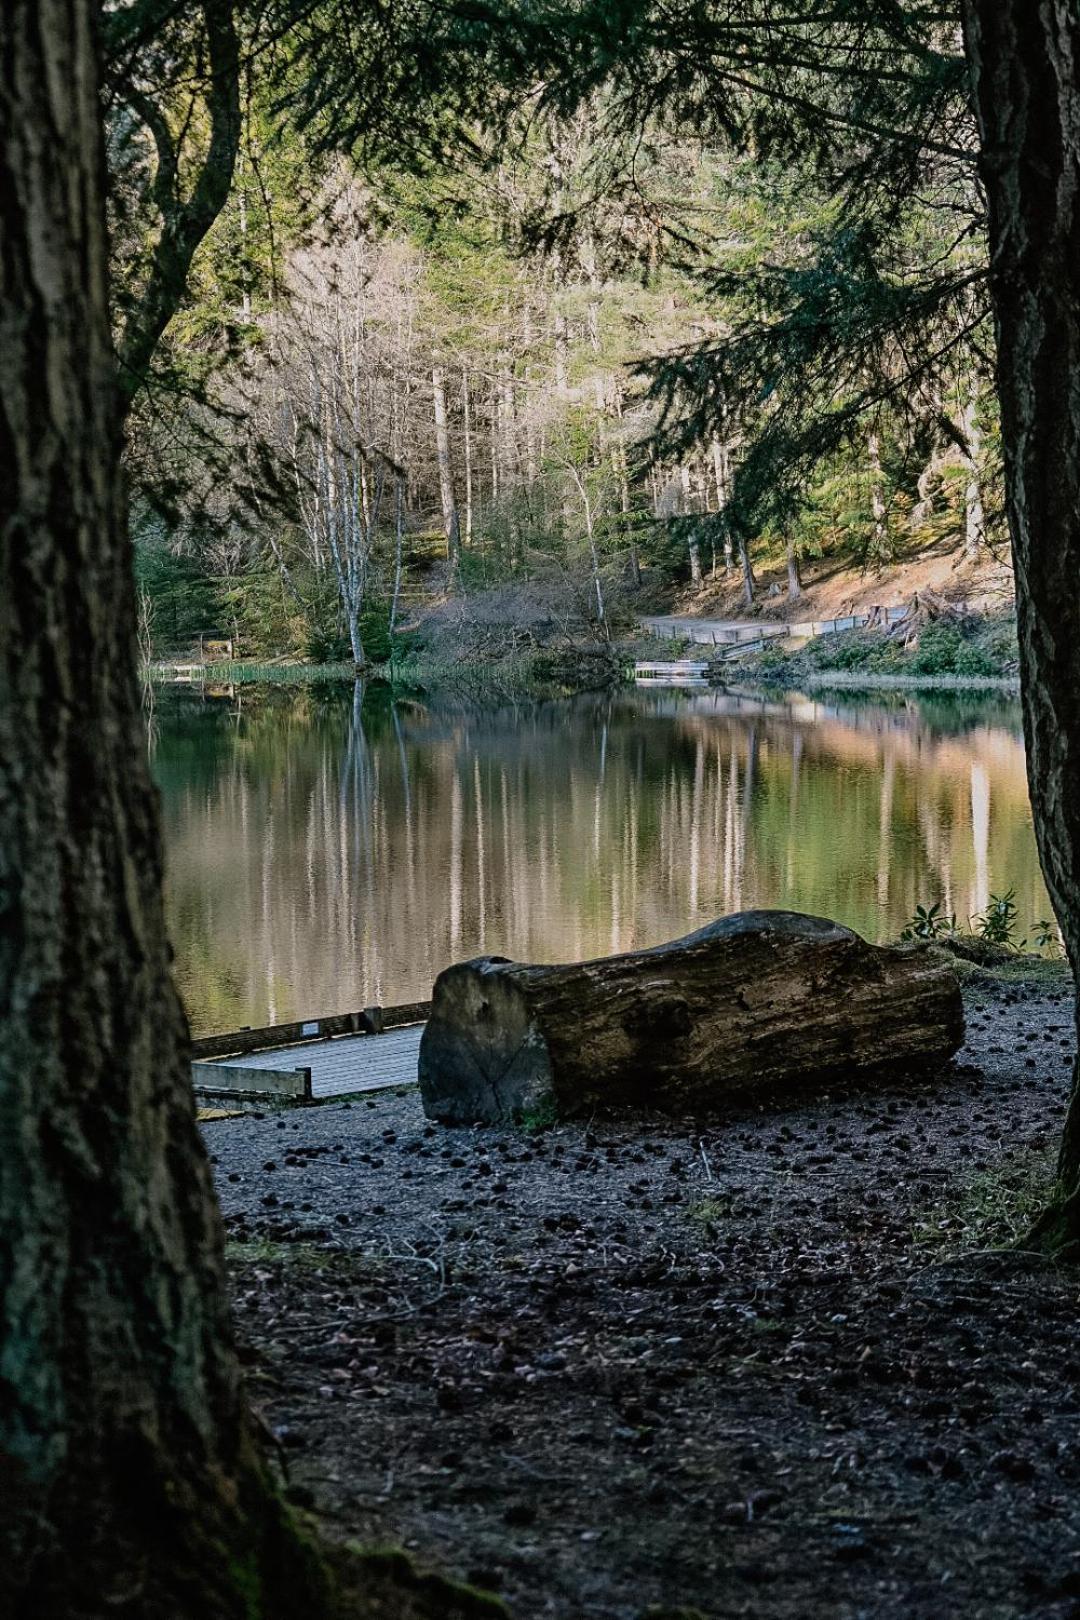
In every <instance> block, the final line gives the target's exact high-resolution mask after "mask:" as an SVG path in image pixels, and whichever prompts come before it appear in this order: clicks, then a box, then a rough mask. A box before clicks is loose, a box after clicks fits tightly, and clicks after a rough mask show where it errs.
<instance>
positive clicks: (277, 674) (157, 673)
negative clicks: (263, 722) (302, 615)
mask: <svg viewBox="0 0 1080 1620" xmlns="http://www.w3.org/2000/svg"><path fill="white" fill-rule="evenodd" d="M195 668H196V666H194V665H188V664H184V663H174V664H168V663H165V664H151V665H150V667H149V672H148V673H149V676H150V679H151V680H152V681H154V682H155V683H157V684H159V685H171V684H173V683H174V682H175V683H177V684H179V685H185V686H186V685H187V684H188V676H187V674H186V671H187V670H188V669H195ZM178 669H183V670H184V671H185V674H184V675H182V676H181V675H177V673H176V671H177V670H178ZM355 675H356V672H355V669H354V667H353V665H352V664H255V663H232V664H202V665H199V666H198V667H197V671H196V673H195V674H194V675H192V677H191V680H192V682H202V681H208V682H210V683H212V684H213V685H222V686H255V685H258V686H312V685H318V684H319V683H321V682H326V681H352V680H354V679H355Z"/></svg>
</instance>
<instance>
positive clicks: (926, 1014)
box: [420, 911, 964, 1124]
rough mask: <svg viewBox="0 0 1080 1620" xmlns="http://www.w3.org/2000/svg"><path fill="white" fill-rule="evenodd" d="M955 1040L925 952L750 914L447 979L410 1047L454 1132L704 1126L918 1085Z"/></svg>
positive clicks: (947, 1004)
mask: <svg viewBox="0 0 1080 1620" xmlns="http://www.w3.org/2000/svg"><path fill="white" fill-rule="evenodd" d="M963 1037H964V1014H963V1007H962V1004H961V999H960V987H959V984H958V982H957V979H956V976H955V975H954V974H953V973H952V971H951V970H950V968H949V967H948V966H947V965H945V964H943V963H941V962H940V960H935V959H934V958H933V957H932V956H930V955H928V953H927V951H926V949H925V947H924V946H921V945H899V946H884V947H883V946H877V945H868V944H867V943H866V941H865V940H863V939H861V938H860V937H859V935H858V934H854V933H852V932H851V930H850V929H848V928H842V927H841V926H840V925H839V924H838V923H833V922H828V921H826V920H825V919H824V918H821V917H804V916H801V915H799V914H798V913H796V912H788V911H748V912H742V913H740V914H738V915H737V916H733V917H723V918H721V919H720V920H719V921H718V922H714V923H710V924H709V925H708V926H707V927H705V928H702V929H699V930H698V932H697V933H695V934H690V935H688V936H687V938H685V939H679V940H675V941H674V942H673V943H672V944H669V945H658V946H656V947H655V948H654V949H652V950H646V951H632V952H630V953H629V954H627V955H625V956H609V957H602V958H601V959H599V960H598V961H594V962H579V963H573V964H568V965H563V966H553V967H547V966H544V967H529V966H524V965H522V964H520V963H517V962H510V961H507V960H506V959H505V958H504V957H495V956H488V957H478V958H477V959H475V960H474V961H471V962H462V963H459V964H457V965H456V966H454V967H450V968H447V969H446V971H445V972H444V973H441V974H440V975H439V977H438V979H437V980H436V982H435V989H434V992H433V998H432V1009H431V1016H430V1018H429V1020H428V1023H427V1026H426V1028H425V1030H424V1034H423V1037H422V1039H421V1042H420V1091H421V1096H422V1098H423V1104H424V1112H425V1113H426V1114H427V1115H428V1116H429V1117H430V1118H432V1119H439V1120H443V1121H445V1122H446V1123H450V1124H467V1123H472V1122H477V1121H486V1122H492V1123H494V1122H503V1121H512V1120H529V1119H537V1120H539V1119H556V1118H569V1117H572V1116H573V1115H576V1114H582V1113H586V1112H589V1111H590V1110H592V1109H595V1108H598V1107H618V1106H621V1105H625V1106H632V1107H637V1106H650V1107H660V1108H666V1109H671V1110H684V1111H702V1110H709V1109H713V1108H716V1107H717V1106H719V1105H722V1104H723V1103H724V1102H725V1101H727V1099H728V1098H729V1097H731V1096H734V1095H738V1094H743V1093H746V1092H749V1091H755V1090H773V1089H777V1088H780V1089H783V1088H790V1089H792V1090H794V1089H797V1088H798V1087H801V1086H807V1085H810V1084H813V1083H817V1082H820V1081H822V1080H823V1079H826V1078H828V1077H831V1076H833V1075H842V1074H850V1073H852V1072H864V1073H866V1074H867V1075H871V1074H874V1073H881V1072H887V1071H895V1070H897V1069H905V1070H923V1069H926V1068H928V1067H933V1066H936V1065H940V1064H942V1063H944V1062H945V1061H946V1060H947V1059H948V1058H949V1057H951V1056H952V1054H953V1053H954V1052H955V1051H956V1049H957V1047H958V1046H959V1045H960V1043H961V1041H962V1040H963Z"/></svg>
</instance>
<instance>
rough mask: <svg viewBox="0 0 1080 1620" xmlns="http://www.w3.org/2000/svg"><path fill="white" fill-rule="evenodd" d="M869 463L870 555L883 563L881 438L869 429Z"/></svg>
mask: <svg viewBox="0 0 1080 1620" xmlns="http://www.w3.org/2000/svg"><path fill="white" fill-rule="evenodd" d="M866 450H867V456H868V458H869V461H870V511H871V514H872V516H873V519H874V528H873V533H872V536H871V540H870V553H871V556H872V557H873V558H874V561H875V562H884V561H885V559H886V558H887V557H888V555H889V530H888V525H887V523H886V521H885V515H886V506H885V473H884V471H883V469H882V465H881V438H880V436H879V434H878V431H877V429H876V428H871V430H870V433H869V435H868V437H867V441H866Z"/></svg>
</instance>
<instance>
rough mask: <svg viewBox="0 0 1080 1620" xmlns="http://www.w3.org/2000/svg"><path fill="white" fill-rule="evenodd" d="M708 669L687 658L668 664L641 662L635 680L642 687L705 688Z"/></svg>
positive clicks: (636, 668)
mask: <svg viewBox="0 0 1080 1620" xmlns="http://www.w3.org/2000/svg"><path fill="white" fill-rule="evenodd" d="M708 667H709V666H708V664H702V663H697V662H694V661H693V660H691V659H686V658H684V659H680V660H678V661H676V662H673V663H666V664H665V663H656V662H651V663H650V662H645V661H643V660H639V661H638V662H637V663H636V664H635V665H634V680H635V681H637V683H638V684H639V685H640V686H704V685H705V684H706V682H705V673H706V670H707V669H708Z"/></svg>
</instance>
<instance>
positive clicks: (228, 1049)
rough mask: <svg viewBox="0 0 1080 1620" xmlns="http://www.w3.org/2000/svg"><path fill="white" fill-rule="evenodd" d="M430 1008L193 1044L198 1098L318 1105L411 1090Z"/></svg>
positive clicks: (413, 1006)
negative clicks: (331, 1099) (336, 1099)
mask: <svg viewBox="0 0 1080 1620" xmlns="http://www.w3.org/2000/svg"><path fill="white" fill-rule="evenodd" d="M430 1009H431V1004H430V1002H426V1001H418V1002H411V1003H409V1004H408V1005H406V1006H401V1007H365V1008H364V1009H363V1010H362V1011H360V1012H353V1013H338V1014H335V1015H334V1016H333V1017H330V1018H321V1019H320V1018H312V1019H307V1020H304V1021H301V1022H297V1023H291V1024H272V1025H267V1026H265V1027H263V1028H260V1029H241V1030H236V1031H235V1032H233V1033H232V1034H228V1035H209V1036H205V1037H203V1038H202V1039H201V1040H196V1041H194V1042H193V1043H192V1059H193V1061H192V1065H191V1070H192V1082H193V1084H194V1087H195V1090H196V1092H198V1093H200V1094H202V1095H205V1096H213V1097H230V1098H235V1099H237V1100H244V1101H264V1102H266V1101H274V1100H276V1101H280V1102H317V1101H319V1100H321V1099H323V1098H327V1097H350V1096H355V1095H357V1094H360V1093H362V1092H365V1091H384V1090H387V1089H388V1088H392V1087H395V1086H414V1085H415V1084H416V1079H417V1060H418V1057H419V1052H420V1037H421V1035H422V1034H423V1030H424V1022H425V1020H426V1019H427V1015H428V1013H429V1011H430Z"/></svg>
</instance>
